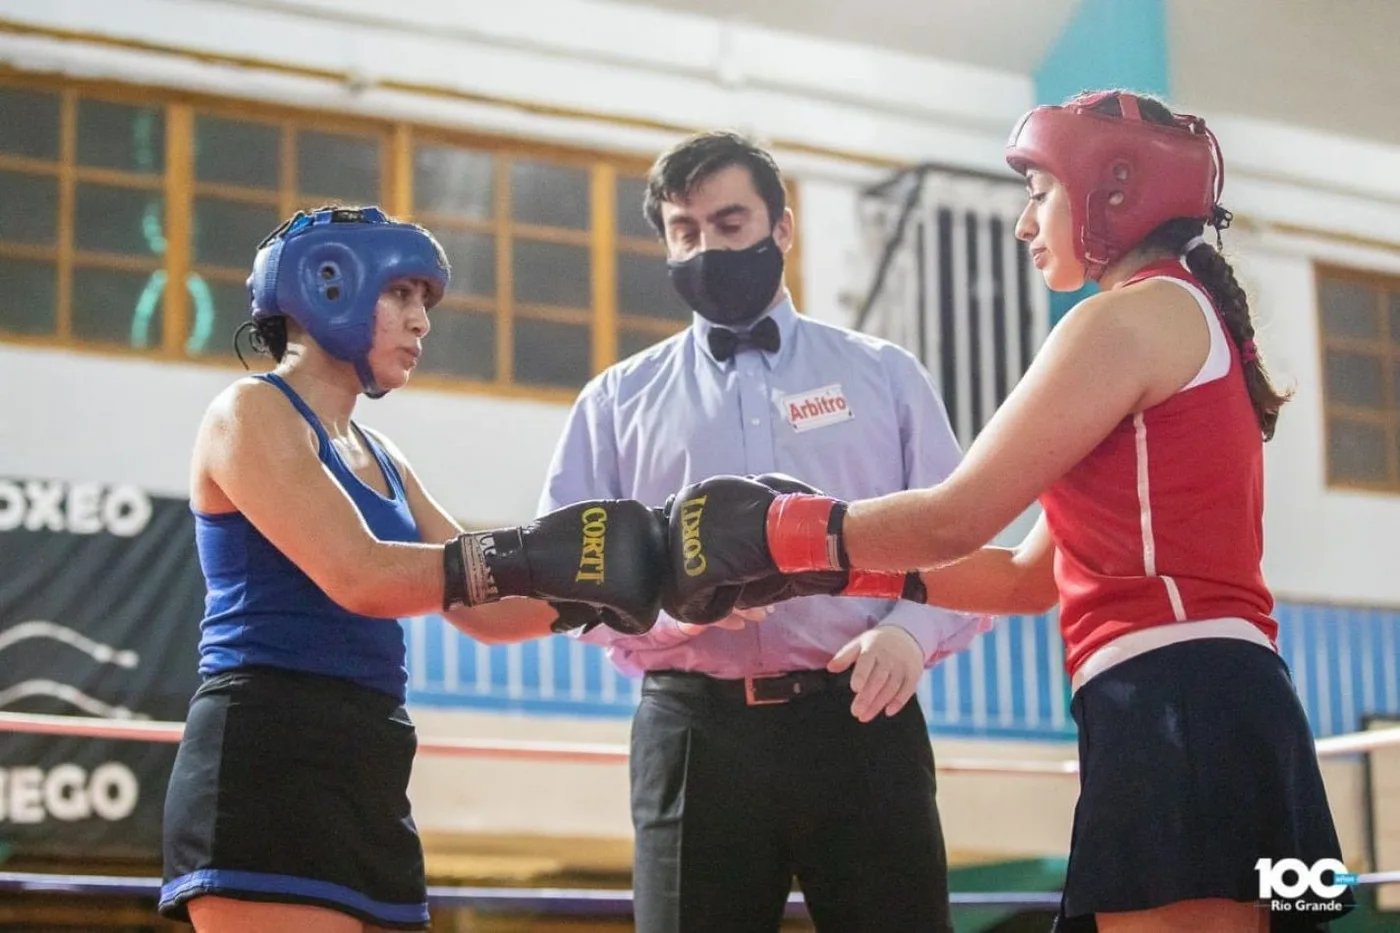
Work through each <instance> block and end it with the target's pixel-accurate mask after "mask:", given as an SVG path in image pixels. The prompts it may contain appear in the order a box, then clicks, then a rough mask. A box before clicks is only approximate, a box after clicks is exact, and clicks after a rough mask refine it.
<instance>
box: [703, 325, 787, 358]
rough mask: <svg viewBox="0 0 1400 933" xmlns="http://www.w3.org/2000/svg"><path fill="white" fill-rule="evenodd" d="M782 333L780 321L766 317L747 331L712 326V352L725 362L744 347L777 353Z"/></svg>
mask: <svg viewBox="0 0 1400 933" xmlns="http://www.w3.org/2000/svg"><path fill="white" fill-rule="evenodd" d="M782 341H783V338H782V335H781V334H779V333H778V322H777V321H775V320H773V319H772V318H771V317H766V318H764V319H763V320H761V321H759V322H758V323H757V324H755V325H754V326H753V329H752V330H750V331H747V332H743V331H736V330H726V329H725V328H723V327H711V328H710V352H711V353H713V354H714V357H715V359H717V360H719V361H720V362H721V363H723V362H724V361H725V360H728V359H730V358H732V357H733V356H734V354H735V353H737V352H738V351H739V350H741V349H742V348H744V347H754V348H755V349H758V350H762V351H763V352H764V353H777V352H778V347H779V346H781V345H782Z"/></svg>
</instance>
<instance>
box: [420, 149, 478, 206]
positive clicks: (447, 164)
mask: <svg viewBox="0 0 1400 933" xmlns="http://www.w3.org/2000/svg"><path fill="white" fill-rule="evenodd" d="M495 178H496V160H495V159H494V158H492V157H491V154H490V153H486V152H473V151H471V150H469V149H453V148H451V147H449V146H419V147H418V148H417V149H415V150H414V152H413V209H414V210H415V211H435V212H438V213H442V214H456V215H457V216H459V217H471V218H474V219H476V220H488V219H489V218H490V217H491V205H492V203H493V202H494V199H495V197H496V184H495Z"/></svg>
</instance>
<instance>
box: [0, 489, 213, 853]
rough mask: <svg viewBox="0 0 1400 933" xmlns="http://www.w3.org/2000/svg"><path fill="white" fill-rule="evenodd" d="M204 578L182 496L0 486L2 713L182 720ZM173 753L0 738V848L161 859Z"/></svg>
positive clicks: (146, 745)
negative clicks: (162, 835)
mask: <svg viewBox="0 0 1400 933" xmlns="http://www.w3.org/2000/svg"><path fill="white" fill-rule="evenodd" d="M203 609H204V580H203V577H202V576H201V574H200V571H199V559H198V555H197V554H196V552H195V546H194V520H193V516H192V515H191V514H190V510H189V503H188V501H186V500H185V499H175V498H166V497H158V496H151V495H148V494H147V493H145V492H144V491H142V490H140V489H138V488H135V487H132V486H113V485H103V484H97V483H69V482H62V481H53V480H45V479H4V478H0V711H3V712H12V713H48V714H61V715H74V716H92V717H100V718H104V719H112V720H122V719H152V720H175V721H183V720H184V718H185V712H186V708H187V706H188V704H189V699H190V696H191V695H192V694H193V693H194V690H195V688H196V686H198V674H197V672H196V664H197V662H198V642H199V620H200V618H201V616H202V614H203ZM174 758H175V745H174V744H171V743H155V742H141V741H115V740H105V739H87V738H69V737H54V736H46V735H26V734H16V733H5V732H0V842H3V843H8V844H9V845H11V846H12V847H13V849H14V854H16V855H34V856H54V857H67V856H80V857H85V858H104V857H114V858H131V857H135V858H155V857H158V856H159V854H160V825H161V808H162V806H163V804H164V800H165V787H166V782H167V781H168V779H169V775H170V768H171V765H172V763H173V762H174Z"/></svg>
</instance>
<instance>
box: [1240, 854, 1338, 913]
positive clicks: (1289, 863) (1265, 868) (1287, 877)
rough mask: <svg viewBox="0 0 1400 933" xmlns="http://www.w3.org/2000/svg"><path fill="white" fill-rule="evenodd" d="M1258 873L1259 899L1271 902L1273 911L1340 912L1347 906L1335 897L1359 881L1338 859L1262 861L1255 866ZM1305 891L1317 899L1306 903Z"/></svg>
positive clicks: (1264, 859) (1262, 859) (1267, 859)
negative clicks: (1310, 862)
mask: <svg viewBox="0 0 1400 933" xmlns="http://www.w3.org/2000/svg"><path fill="white" fill-rule="evenodd" d="M1254 870H1255V871H1256V872H1258V874H1259V899H1260V900H1262V901H1268V902H1269V909H1270V910H1275V911H1291V910H1297V911H1310V910H1311V911H1340V910H1341V909H1342V908H1343V907H1344V905H1343V904H1340V903H1338V902H1337V901H1336V900H1334V898H1336V897H1339V896H1340V895H1341V894H1342V892H1343V891H1345V890H1346V889H1347V886H1348V885H1352V884H1355V883H1356V880H1357V878H1356V875H1354V874H1352V873H1351V872H1349V871H1347V867H1346V866H1345V865H1343V864H1342V863H1341V862H1340V861H1339V860H1337V859H1334V858H1325V859H1319V860H1318V861H1316V862H1314V863H1313V864H1312V865H1307V864H1305V863H1304V862H1303V860H1302V859H1296V858H1284V859H1279V860H1278V861H1277V862H1276V861H1274V860H1273V859H1269V858H1261V859H1259V861H1257V862H1255V863H1254ZM1329 874H1330V875H1331V881H1330V882H1329V881H1328V880H1327V876H1328V875H1329ZM1305 892H1312V895H1313V896H1314V897H1315V898H1317V900H1303V899H1302V898H1303V895H1304V893H1305Z"/></svg>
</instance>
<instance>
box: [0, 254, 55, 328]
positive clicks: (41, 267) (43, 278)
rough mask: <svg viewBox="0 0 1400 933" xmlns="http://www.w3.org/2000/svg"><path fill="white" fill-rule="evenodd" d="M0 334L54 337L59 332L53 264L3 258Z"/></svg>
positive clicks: (0, 273)
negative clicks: (2, 298) (51, 335)
mask: <svg viewBox="0 0 1400 933" xmlns="http://www.w3.org/2000/svg"><path fill="white" fill-rule="evenodd" d="M0 282H4V283H5V296H4V300H0V331H6V332H8V333H11V334H53V333H54V332H55V331H56V330H57V329H58V310H57V309H58V302H57V300H56V296H57V279H56V272H55V270H54V267H53V264H52V263H47V262H35V261H34V260H32V259H6V258H5V257H3V256H0Z"/></svg>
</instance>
